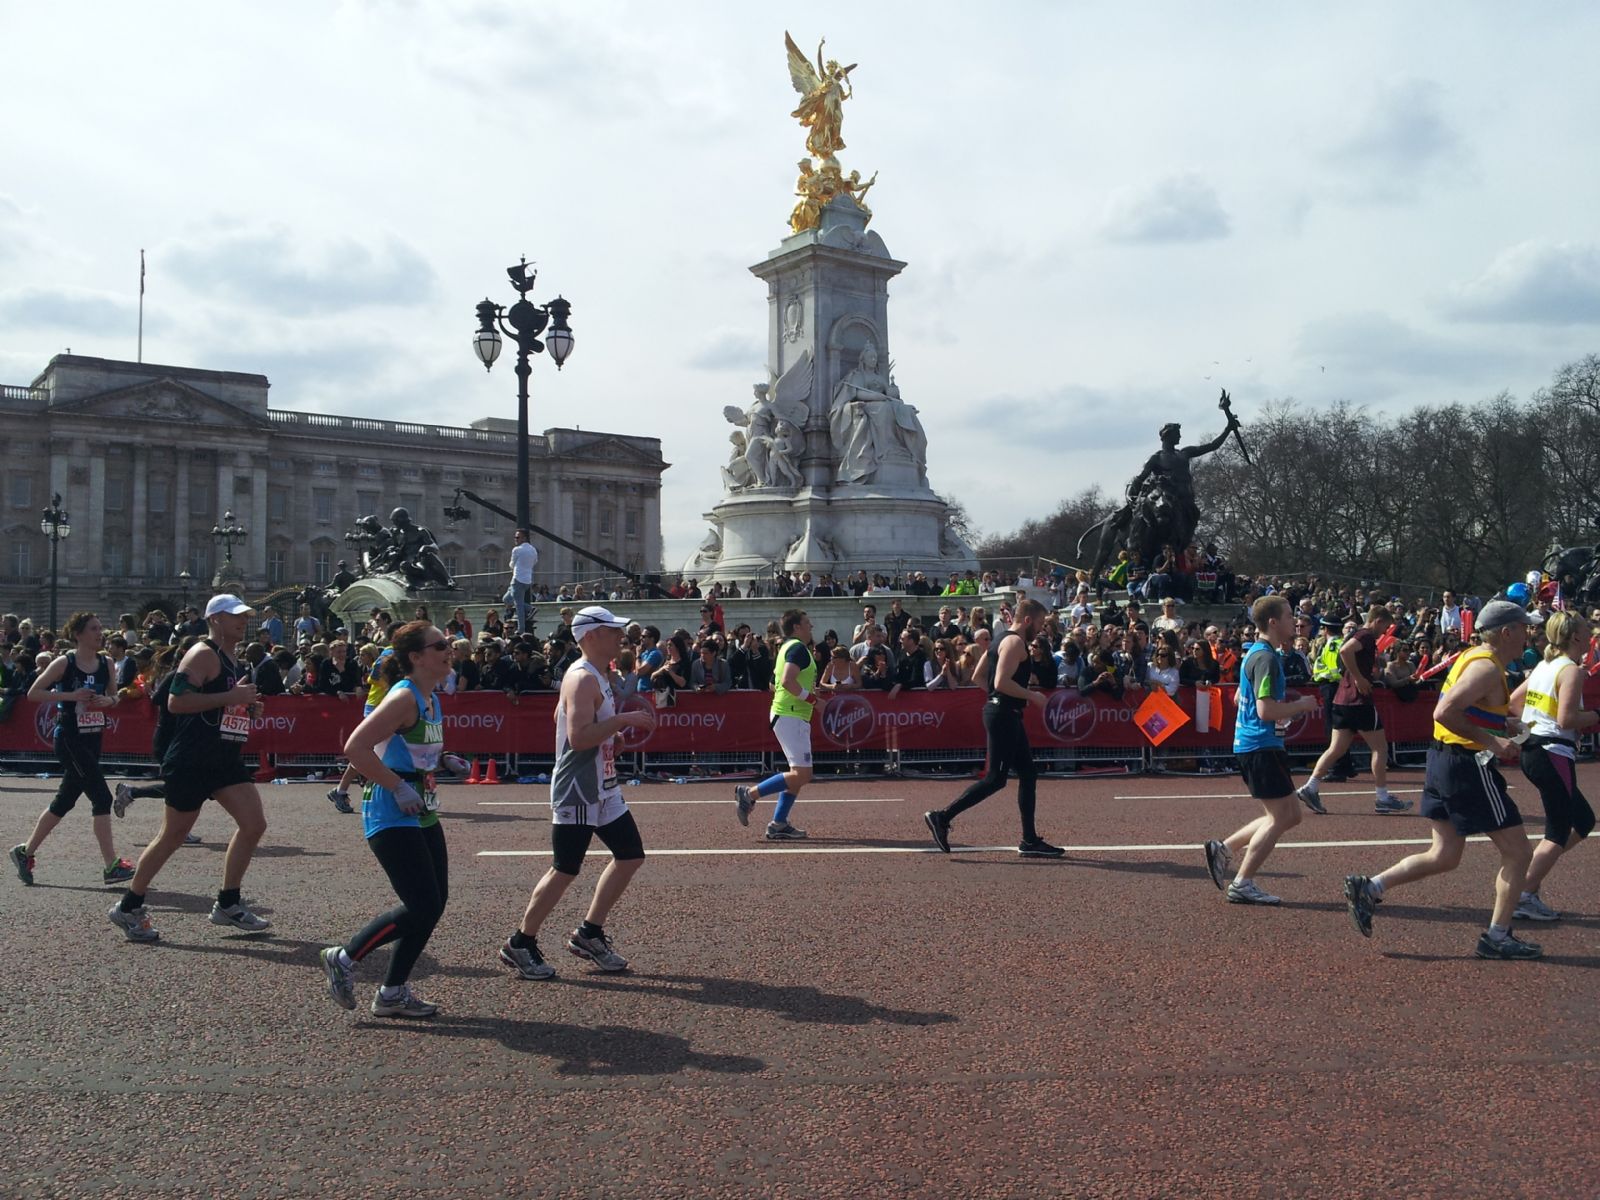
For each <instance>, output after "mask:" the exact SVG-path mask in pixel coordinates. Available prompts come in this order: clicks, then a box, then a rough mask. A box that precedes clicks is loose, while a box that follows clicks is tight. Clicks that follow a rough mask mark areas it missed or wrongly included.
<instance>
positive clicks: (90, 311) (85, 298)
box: [0, 288, 153, 334]
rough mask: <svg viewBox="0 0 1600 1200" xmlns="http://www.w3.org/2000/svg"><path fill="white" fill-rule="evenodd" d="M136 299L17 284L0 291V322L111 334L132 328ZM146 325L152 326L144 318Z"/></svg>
mask: <svg viewBox="0 0 1600 1200" xmlns="http://www.w3.org/2000/svg"><path fill="white" fill-rule="evenodd" d="M138 320H139V308H138V301H137V300H136V299H124V298H121V297H117V296H108V295H105V294H104V293H101V292H88V291H77V290H72V289H67V288H18V289H17V290H16V291H12V292H4V293H0V324H3V325H9V326H14V327H17V328H25V329H60V330H66V331H71V332H74V333H99V334H112V333H115V332H117V331H119V330H122V329H127V330H130V331H131V330H133V329H134V328H135V327H136V326H137V324H138ZM145 324H146V329H147V330H149V329H151V328H153V325H152V322H150V321H146V323H145Z"/></svg>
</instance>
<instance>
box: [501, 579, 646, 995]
mask: <svg viewBox="0 0 1600 1200" xmlns="http://www.w3.org/2000/svg"><path fill="white" fill-rule="evenodd" d="M626 624H627V622H626V621H623V620H622V619H621V618H619V617H614V616H612V615H611V613H610V611H609V610H607V609H604V608H601V607H600V606H599V605H591V606H590V607H588V608H585V609H582V610H580V611H579V612H578V614H577V616H575V617H573V619H572V636H573V637H574V638H575V639H576V640H577V643H578V649H579V652H580V654H581V655H582V657H581V658H579V659H578V661H577V662H575V663H573V665H572V666H571V667H570V668H568V670H567V673H566V674H565V675H564V676H563V677H562V679H561V698H560V700H559V701H558V702H557V704H556V766H555V771H554V773H553V774H552V775H551V778H550V806H551V809H552V810H553V811H552V813H551V816H550V844H551V848H552V849H553V851H554V855H555V861H554V863H552V865H551V867H550V869H549V870H548V871H546V872H545V873H544V876H543V878H541V879H540V880H539V882H538V883H537V884H535V885H534V889H533V895H532V896H531V897H530V898H529V900H528V910H527V912H526V913H524V914H523V917H522V924H521V926H520V927H519V928H518V929H517V931H516V932H515V933H513V934H512V935H511V936H510V937H509V938H508V939H507V940H506V941H505V943H504V944H503V945H502V946H501V947H500V961H501V962H503V963H505V964H506V965H507V966H509V967H511V968H512V969H513V970H515V971H516V972H517V974H519V975H521V976H522V977H523V978H524V979H550V978H552V977H554V975H555V973H556V972H555V968H554V967H552V966H551V965H550V964H549V963H547V962H545V960H544V957H543V956H542V955H541V954H540V953H539V943H538V940H537V938H538V933H539V928H540V926H541V925H543V924H544V921H545V918H546V917H548V916H549V915H550V913H551V910H553V909H554V908H555V906H556V904H557V902H558V901H560V899H561V897H562V896H563V895H565V894H566V891H567V888H568V887H569V886H570V885H571V883H572V881H573V880H574V879H576V878H577V877H578V871H579V869H580V868H582V866H583V858H584V855H585V854H586V853H587V852H588V849H589V843H590V841H591V839H593V838H594V837H599V839H600V841H601V843H602V844H604V846H605V847H606V849H607V850H609V851H611V862H610V863H608V864H607V865H606V869H605V870H604V871H603V872H601V875H600V880H599V882H598V883H597V884H596V885H595V889H594V897H593V899H591V900H590V901H589V912H588V914H587V915H586V916H585V917H584V920H583V923H582V924H581V925H579V926H578V928H576V929H574V930H573V931H572V935H571V936H570V937H569V938H568V939H567V949H568V950H570V951H571V952H572V953H573V954H576V955H577V956H578V957H579V958H586V959H588V960H589V961H590V962H592V963H594V965H595V966H597V967H599V968H600V969H601V970H602V971H622V970H626V969H627V966H628V960H627V959H625V958H623V957H622V956H621V955H620V954H618V953H617V952H616V950H615V949H613V948H612V945H611V939H610V938H609V937H607V936H606V931H605V921H606V917H607V916H608V915H609V914H610V912H611V908H612V906H613V905H614V904H616V902H617V901H618V899H620V898H621V896H622V893H623V891H624V890H626V888H627V886H628V883H629V881H630V880H631V879H632V878H633V876H634V873H635V872H637V871H638V869H639V866H640V864H641V863H643V862H644V843H643V842H642V841H641V840H640V837H639V827H638V826H637V825H636V824H635V823H634V820H633V814H632V813H631V812H629V811H628V806H627V804H626V803H625V802H624V801H623V799H622V789H621V788H620V787H618V786H617V768H616V736H617V734H619V733H620V732H622V730H624V729H643V730H647V731H648V730H650V729H654V728H655V723H656V714H655V711H654V710H653V709H649V708H642V709H637V710H632V711H629V712H620V711H619V710H618V707H619V706H618V701H617V697H618V696H619V695H620V689H621V681H620V680H618V679H617V678H616V676H615V675H613V674H612V671H611V662H612V660H613V659H614V658H615V657H616V654H617V650H618V649H619V648H620V647H621V644H622V628H623V626H624V625H626Z"/></svg>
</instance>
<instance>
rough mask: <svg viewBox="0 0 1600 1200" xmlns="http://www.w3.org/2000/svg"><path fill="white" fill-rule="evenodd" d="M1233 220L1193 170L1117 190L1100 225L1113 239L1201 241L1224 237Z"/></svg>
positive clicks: (1212, 191)
mask: <svg viewBox="0 0 1600 1200" xmlns="http://www.w3.org/2000/svg"><path fill="white" fill-rule="evenodd" d="M1231 228H1232V222H1230V221H1229V219H1228V214H1227V213H1226V212H1225V211H1223V208H1222V202H1221V201H1220V200H1218V199H1217V191H1216V189H1215V188H1213V187H1212V186H1211V185H1210V184H1209V183H1208V182H1206V180H1205V177H1204V176H1202V175H1201V174H1200V173H1199V172H1197V171H1187V172H1184V173H1182V174H1178V175H1169V176H1167V177H1166V178H1165V179H1161V180H1159V181H1157V182H1156V183H1153V184H1151V185H1149V186H1148V187H1143V188H1118V189H1117V190H1116V191H1114V192H1113V193H1112V194H1111V196H1110V198H1109V199H1108V200H1107V201H1106V211H1105V217H1104V220H1103V221H1102V223H1101V229H1102V232H1103V233H1104V235H1105V236H1106V238H1108V239H1109V240H1111V241H1113V242H1204V241H1210V240H1211V239H1213V238H1224V237H1227V236H1228V233H1229V230H1230V229H1231Z"/></svg>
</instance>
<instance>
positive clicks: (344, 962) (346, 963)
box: [334, 946, 356, 971]
mask: <svg viewBox="0 0 1600 1200" xmlns="http://www.w3.org/2000/svg"><path fill="white" fill-rule="evenodd" d="M334 957H335V958H337V959H338V960H339V965H340V966H341V967H343V968H344V969H345V970H346V971H353V970H355V967H356V960H355V959H353V958H351V957H350V955H349V954H348V953H346V951H345V948H344V947H343V946H340V947H339V949H338V950H337V951H336V952H335V955H334Z"/></svg>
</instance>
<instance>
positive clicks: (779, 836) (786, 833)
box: [767, 821, 806, 842]
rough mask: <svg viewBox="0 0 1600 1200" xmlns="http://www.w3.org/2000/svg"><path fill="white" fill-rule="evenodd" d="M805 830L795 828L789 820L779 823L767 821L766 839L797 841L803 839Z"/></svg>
mask: <svg viewBox="0 0 1600 1200" xmlns="http://www.w3.org/2000/svg"><path fill="white" fill-rule="evenodd" d="M805 836H806V831H805V830H804V829H797V828H795V827H794V826H793V825H791V824H789V822H787V821H784V822H783V823H782V824H779V823H778V822H777V821H769V822H767V841H769V842H799V841H804V840H805Z"/></svg>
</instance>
